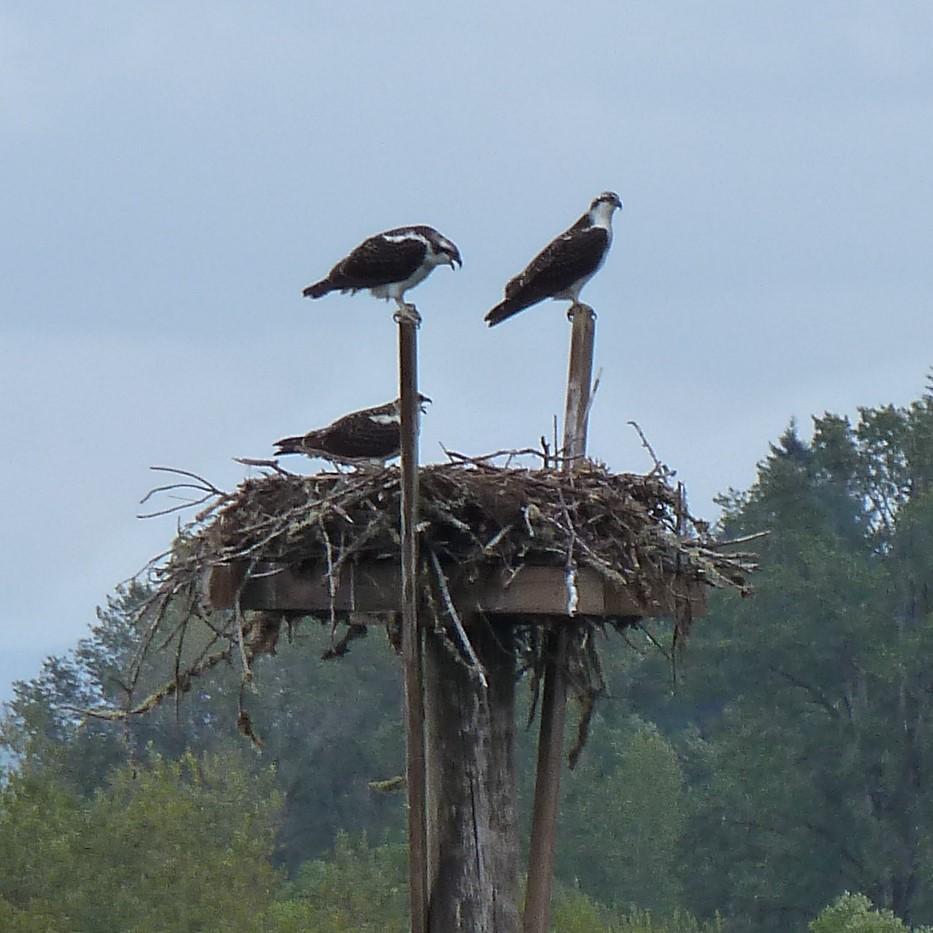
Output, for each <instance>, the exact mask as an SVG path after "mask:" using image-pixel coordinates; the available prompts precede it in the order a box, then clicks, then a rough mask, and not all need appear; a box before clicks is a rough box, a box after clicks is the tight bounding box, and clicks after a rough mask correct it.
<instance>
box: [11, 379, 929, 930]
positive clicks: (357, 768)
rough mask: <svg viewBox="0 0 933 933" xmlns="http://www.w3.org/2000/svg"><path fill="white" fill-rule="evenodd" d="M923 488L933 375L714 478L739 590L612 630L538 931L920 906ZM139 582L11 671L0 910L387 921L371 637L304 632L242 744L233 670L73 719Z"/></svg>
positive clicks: (925, 806)
mask: <svg viewBox="0 0 933 933" xmlns="http://www.w3.org/2000/svg"><path fill="white" fill-rule="evenodd" d="M931 479H933V395H931V394H926V395H924V396H923V397H921V398H920V399H918V400H917V401H915V402H914V403H912V404H910V405H908V406H905V407H895V406H880V407H876V408H862V409H860V410H859V413H858V416H857V417H856V418H854V419H848V418H845V417H841V416H838V415H833V414H825V415H823V416H820V417H816V418H814V419H813V425H812V432H811V431H809V430H808V431H807V432H806V436H804V434H803V432H801V431H799V430H798V429H797V428H796V426H794V425H791V426H790V427H789V428H788V429H787V431H786V432H785V433H784V434H783V435H782V436H781V437H780V438H778V439H777V440H776V441H774V443H773V444H772V445H771V447H770V452H769V454H768V456H767V457H765V459H764V460H763V461H762V462H761V463H760V464H759V468H758V474H757V478H756V480H755V482H754V483H753V485H752V486H751V487H750V488H749V489H748V490H745V491H742V492H737V491H730V492H729V493H728V494H726V495H724V496H723V497H722V499H721V502H720V505H721V507H722V518H721V522H720V525H721V529H720V530H721V531H722V533H723V535H725V536H728V537H733V536H743V535H747V534H752V533H755V532H758V531H763V530H767V531H768V532H769V535H768V537H767V538H765V539H763V541H762V542H761V546H760V548H759V550H760V553H761V563H762V569H761V571H760V573H759V574H758V575H757V578H756V580H755V594H754V596H752V597H750V598H745V599H743V598H741V597H739V596H738V595H731V594H719V595H717V596H716V597H715V598H714V600H713V602H712V605H711V611H710V613H709V614H708V616H706V617H704V618H703V619H701V620H699V621H698V622H697V624H696V625H695V627H694V629H693V632H692V634H691V636H690V639H689V642H688V644H687V646H686V648H685V649H684V650H682V651H681V652H680V653H679V655H678V657H677V659H676V662H677V663H676V667H675V666H674V665H672V663H671V658H670V656H669V654H668V653H667V652H662V651H660V650H659V649H658V647H657V645H658V644H662V645H663V644H666V643H668V642H669V637H668V635H669V629H666V628H665V627H664V626H663V625H662V624H660V623H646V624H645V629H633V630H630V631H629V632H628V633H627V635H626V637H625V638H624V639H623V638H620V637H616V636H613V637H611V638H607V640H606V642H605V644H604V645H603V646H602V653H603V659H604V666H605V669H606V671H605V672H606V678H607V682H608V685H609V695H608V696H607V697H605V698H603V699H602V700H601V701H600V703H599V705H598V709H597V713H596V716H595V718H594V722H593V725H592V729H591V737H590V741H589V743H588V745H587V747H586V750H585V752H584V754H583V757H582V759H581V762H580V764H579V765H578V767H577V769H576V770H575V771H574V772H573V773H572V774H571V775H569V776H567V777H566V778H565V780H564V781H563V801H562V807H561V826H560V830H559V832H560V835H559V840H560V842H559V853H558V866H557V870H558V880H559V885H560V891H559V895H558V900H557V904H556V906H555V914H554V928H555V930H558V931H560V933H589V931H625V933H733V931H735V933H738V931H743V933H747V931H761V933H772V931H773V933H778V931H780V933H788V931H790V933H793V931H807V930H809V931H813V933H836V931H842V930H850V931H856V933H858V931H865V933H874V931H878V933H896V931H906V930H909V929H914V930H920V929H922V924H924V923H926V924H933V832H931V830H933V818H931V817H933V799H931V782H930V765H931V752H933V670H931V666H930V664H929V663H928V661H927V659H928V657H929V656H930V649H931V648H933V644H931V641H933V636H931V632H933V629H931V609H933V606H931V598H933V597H931V586H933V490H931ZM145 596H146V590H145V587H144V586H142V585H140V584H133V585H130V586H128V587H126V588H124V589H121V590H120V591H118V592H117V593H115V594H113V595H112V596H111V597H110V598H109V599H108V601H107V604H106V606H105V607H103V608H102V609H101V610H100V611H99V614H98V619H97V621H96V624H95V625H94V626H93V627H92V629H91V631H90V633H89V635H88V637H86V638H85V639H82V640H81V641H80V642H79V643H78V645H77V646H76V647H75V649H74V650H73V651H72V652H70V653H69V654H67V655H65V656H63V657H56V658H49V659H48V660H47V661H46V662H45V664H44V666H43V668H42V671H41V672H40V673H39V674H38V675H37V676H36V677H35V678H33V679H31V680H28V681H22V682H18V683H17V684H15V686H14V694H13V699H12V701H11V702H10V703H9V704H8V705H7V707H6V709H5V712H4V715H3V718H2V724H0V747H2V748H3V749H5V750H7V751H8V752H10V753H11V754H12V755H13V762H14V763H13V765H12V766H10V767H9V768H8V769H7V771H6V773H5V774H4V777H3V783H2V787H0V865H2V866H3V870H2V871H0V929H3V930H11V931H32V930H36V931H38V930H42V931H51V933H55V931H58V930H62V931H64V930H69V931H71V930H82V931H84V930H87V931H98V930H99V931H111V930H112V931H118V930H119V931H127V930H138V931H148V930H153V931H155V930H159V931H175V930H178V931H182V930H191V931H194V930H198V931H201V930H207V931H213V930H217V931H221V930H236V931H246V933H248V931H252V930H256V931H291V930H294V931H298V930H320V931H323V933H330V931H338V930H346V931H349V930H354V931H358V930H363V931H366V930H373V931H375V930H380V931H382V930H387V931H391V930H396V929H398V930H403V929H405V905H406V895H405V857H404V856H405V850H404V844H403V843H404V813H403V804H404V801H403V797H402V796H400V795H398V794H391V793H384V792H380V791H379V790H375V789H374V788H373V786H371V785H372V784H373V783H378V782H380V781H386V780H388V783H389V784H390V785H391V780H390V779H392V778H393V777H395V776H397V775H399V774H401V773H402V771H403V769H404V748H403V742H404V738H403V730H402V723H401V686H400V678H399V671H398V665H397V661H396V659H395V657H394V655H393V653H392V651H391V650H390V648H389V646H388V645H387V644H386V643H385V640H384V637H383V636H381V635H380V634H378V633H376V632H375V631H371V632H370V634H369V636H368V637H367V638H365V639H362V640H358V641H354V642H353V645H352V651H351V653H350V655H349V656H348V657H346V658H344V659H341V660H339V661H330V662H322V661H320V660H318V658H319V656H320V654H321V652H322V650H323V648H324V647H326V645H327V643H328V638H329V633H328V632H327V631H326V628H322V627H320V626H317V625H316V624H315V623H313V622H311V621H304V622H301V623H299V624H298V625H296V626H295V628H294V633H293V637H292V639H291V640H290V641H289V642H288V643H281V644H280V647H279V649H278V654H277V655H276V656H274V657H268V658H262V659H260V660H258V661H257V662H256V669H255V677H256V687H257V689H256V691H255V693H248V694H247V695H246V697H245V701H244V702H245V703H246V704H247V706H248V709H249V714H250V719H251V722H252V726H253V729H254V730H255V732H256V734H257V735H258V736H259V737H260V739H261V741H262V747H261V748H257V747H255V746H253V745H251V744H250V743H249V742H248V741H247V740H246V739H244V738H243V737H242V736H241V735H239V734H238V733H237V729H236V721H237V695H238V693H239V689H240V684H239V672H238V671H236V670H233V669H215V670H213V671H211V672H210V673H208V674H207V675H205V676H204V677H202V678H200V679H198V680H196V681H195V682H193V683H192V685H191V689H190V691H189V692H188V693H187V694H186V695H185V696H183V697H182V698H181V699H180V701H179V702H177V703H175V702H171V701H169V702H167V703H165V704H163V706H162V707H160V708H159V709H157V710H156V711H154V712H152V713H151V714H149V715H146V716H142V717H139V718H138V719H135V720H134V721H132V722H131V723H128V724H125V725H124V724H121V723H109V722H103V721H99V720H89V721H87V722H83V721H82V717H81V716H80V714H79V713H78V712H76V710H81V709H84V708H88V707H94V706H98V705H100V704H101V703H109V704H113V705H119V704H120V702H121V700H122V694H121V691H122V689H123V687H122V679H121V678H122V676H123V672H124V670H125V668H126V665H127V663H128V660H129V658H130V657H131V656H132V655H133V653H134V650H135V649H136V647H137V646H138V643H139V638H140V633H139V632H138V631H137V629H136V627H135V626H134V624H133V617H134V612H135V609H136V607H137V606H138V605H139V604H140V602H141V601H142V600H143V599H144V598H145ZM197 647H198V646H194V645H189V646H186V647H185V650H191V651H196V650H197ZM172 649H173V646H172V645H171V644H169V645H166V650H165V651H164V652H163V653H162V655H161V656H160V660H158V661H155V660H154V661H153V662H152V664H151V665H150V667H149V668H147V669H146V671H145V672H144V678H143V679H144V681H145V682H146V683H148V685H149V686H151V687H152V688H153V689H155V687H156V686H158V685H159V684H161V683H162V682H163V681H164V680H165V679H167V678H168V677H170V675H171V671H172V669H173V664H174V657H175V654H174V651H173V650H172ZM675 672H676V676H675ZM521 712H523V711H520V714H521ZM569 731H570V732H571V733H572V732H573V730H572V729H571V730H569ZM532 740H533V735H532V734H531V733H529V732H527V731H520V740H519V749H518V758H519V773H520V781H521V788H520V789H521V793H522V796H523V797H524V799H525V801H526V802H527V800H528V799H529V791H530V787H529V784H530V779H531V774H532V772H533V765H532V762H533V754H532ZM524 809H525V810H527V807H525V808H524Z"/></svg>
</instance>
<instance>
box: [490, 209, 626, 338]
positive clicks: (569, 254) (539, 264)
mask: <svg viewBox="0 0 933 933" xmlns="http://www.w3.org/2000/svg"><path fill="white" fill-rule="evenodd" d="M617 207H618V208H621V207H622V201H621V199H620V198H619V196H618V195H617V194H615V192H613V191H604V192H603V193H602V194H601V195H599V196H598V197H597V198H595V199H594V200H593V203H592V204H590V209H589V210H588V211H587V212H586V213H585V214H584V215H583V216H582V217H581V218H580V219H579V220H578V221H577V222H576V223H575V224H574V225H573V226H572V227H571V228H570V229H569V230H567V231H566V232H564V233H562V234H561V235H560V236H559V237H557V238H556V239H554V240H552V241H551V242H550V243H549V244H548V245H547V246H545V247H544V249H543V250H541V252H540V253H538V255H537V256H535V258H534V259H532V260H531V262H530V263H528V265H527V266H526V267H525V270H524V271H523V272H522V273H521V274H520V275H517V276H515V278H514V279H512V281H511V282H509V284H508V285H506V286H505V298H504V299H503V300H502V301H500V302H499V304H497V305H496V306H495V307H494V308H493V309H492V311H490V312H489V314H487V315H486V320H487V321H488V322H489V326H490V327H492V326H493V325H494V324H498V323H499V322H500V321H504V320H505V319H506V318H508V317H511V316H512V315H513V314H518V312H519V311H524V310H525V308H529V307H531V305H534V304H537V303H538V302H539V301H544V299H545V298H567V299H570V301H572V302H573V304H574V305H575V304H576V303H577V300H578V298H579V296H580V289H581V288H583V286H584V285H586V283H587V282H589V280H590V279H591V278H592V277H593V276H594V275H595V274H596V272H597V270H598V269H599V267H600V266H601V265H602V264H603V260H604V259H605V258H606V254H607V253H608V252H609V247H610V245H611V244H612V214H613V212H614V211H615V209H616V208H617Z"/></svg>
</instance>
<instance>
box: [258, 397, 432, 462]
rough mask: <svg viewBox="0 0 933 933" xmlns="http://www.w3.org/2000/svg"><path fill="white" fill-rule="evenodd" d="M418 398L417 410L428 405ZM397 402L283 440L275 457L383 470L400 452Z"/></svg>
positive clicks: (397, 400) (424, 398)
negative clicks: (317, 459)
mask: <svg viewBox="0 0 933 933" xmlns="http://www.w3.org/2000/svg"><path fill="white" fill-rule="evenodd" d="M430 401H431V399H429V398H428V397H427V396H426V395H419V396H418V402H419V408H420V409H421V411H422V412H424V410H425V408H424V403H425V402H430ZM401 423H402V412H401V401H400V400H399V399H396V400H395V401H394V402H388V403H387V404H385V405H379V406H378V407H377V408H364V409H362V410H360V411H354V412H350V414H349V415H344V416H343V417H342V418H338V419H337V420H336V421H335V422H334V423H333V424H329V425H328V426H327V427H326V428H319V429H318V430H317V431H309V432H308V433H307V434H304V435H301V436H300V437H283V438H282V440H280V441H276V442H275V447H276V451H275V453H276V456H280V455H282V454H305V456H308V457H321V458H322V459H324V460H331V461H333V462H334V463H351V464H360V463H366V462H369V463H374V464H379V465H380V466H385V464H386V461H387V460H391V459H392V458H393V457H397V456H398V455H399V450H400V448H401V430H400V428H401Z"/></svg>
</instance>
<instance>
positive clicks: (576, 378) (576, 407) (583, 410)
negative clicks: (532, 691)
mask: <svg viewBox="0 0 933 933" xmlns="http://www.w3.org/2000/svg"><path fill="white" fill-rule="evenodd" d="M569 317H570V320H571V321H572V324H573V327H572V331H571V337H570V364H569V370H568V373H567V406H566V409H565V413H564V449H563V455H564V458H565V459H564V463H563V468H564V470H566V471H570V470H572V469H573V467H574V465H575V463H576V462H577V460H578V458H580V457H582V456H583V455H584V453H585V452H586V433H587V423H588V420H589V407H590V385H591V381H592V378H593V346H594V343H595V339H596V315H595V314H594V312H593V309H592V308H590V307H589V306H588V305H582V304H575V305H574V306H573V307H572V308H571V309H570V313H569ZM567 638H568V631H567V624H566V623H564V622H560V621H559V622H555V623H552V627H551V631H550V632H549V633H548V636H547V640H546V643H545V650H546V652H547V659H546V661H545V667H544V693H543V696H542V698H541V731H540V733H539V736H538V767H537V772H536V775H535V795H534V805H533V810H532V818H531V843H530V846H529V853H528V889H527V892H526V895H525V916H524V930H525V933H547V931H548V929H549V927H550V918H551V888H552V884H553V879H554V849H555V845H556V839H557V814H558V810H559V807H560V773H561V767H562V765H563V761H562V759H563V748H564V723H565V720H566V714H567V684H566V681H565V676H564V669H565V666H566V658H567Z"/></svg>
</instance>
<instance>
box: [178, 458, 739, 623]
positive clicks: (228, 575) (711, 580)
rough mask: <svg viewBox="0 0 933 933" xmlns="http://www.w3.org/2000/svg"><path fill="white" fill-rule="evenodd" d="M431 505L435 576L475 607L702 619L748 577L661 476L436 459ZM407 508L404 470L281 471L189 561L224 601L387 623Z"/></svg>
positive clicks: (430, 556) (235, 508)
mask: <svg viewBox="0 0 933 933" xmlns="http://www.w3.org/2000/svg"><path fill="white" fill-rule="evenodd" d="M419 514H420V524H419V538H420V541H421V549H422V567H423V576H424V578H425V580H426V581H428V582H430V581H431V580H432V579H433V580H434V583H435V584H440V587H439V590H440V592H436V593H435V597H436V598H437V600H439V601H443V602H445V603H447V602H449V603H451V604H452V605H453V606H454V607H456V609H457V611H459V612H462V613H464V614H470V613H474V612H481V613H490V614H497V615H519V616H542V617H551V618H556V617H565V618H573V617H577V616H590V617H608V618H617V619H620V620H621V619H631V618H644V617H650V616H668V617H672V618H675V619H693V618H696V617H698V616H700V615H701V614H702V613H703V612H704V610H705V606H706V592H707V590H708V588H709V587H710V586H735V587H739V588H742V587H744V586H745V573H746V571H747V569H748V567H747V562H746V563H743V558H744V557H746V555H734V554H733V555H726V554H723V553H722V551H721V548H720V547H719V545H718V544H716V543H715V542H713V541H712V540H710V539H709V538H708V537H707V536H706V528H705V526H704V525H703V524H702V523H700V522H694V521H693V520H691V519H689V517H688V516H686V515H685V514H684V513H683V504H682V502H681V500H680V498H679V496H678V492H677V490H676V489H674V488H673V487H671V486H670V485H669V484H668V483H667V482H666V481H665V480H664V479H663V478H662V477H660V476H654V475H649V476H641V475H636V474H612V473H609V472H608V471H607V470H605V469H603V468H601V467H599V466H596V465H593V464H587V465H586V466H584V467H582V468H580V469H577V470H575V471H574V472H572V473H569V474H568V473H562V472H558V471H555V470H531V469H503V468H499V467H494V466H490V465H483V464H477V463H475V462H471V463H469V464H445V465H439V466H430V467H425V468H423V469H422V471H421V476H420V501H419ZM398 516H399V475H398V471H397V470H394V469H388V470H383V471H378V472H372V473H354V474H333V473H329V474H319V475H316V476H309V477H298V476H290V475H289V476H285V475H280V474H273V475H269V476H264V477H261V478H258V479H251V480H247V481H246V482H244V483H243V484H242V485H241V486H240V487H239V489H238V490H237V491H236V492H235V493H234V494H232V495H231V496H230V497H229V498H228V499H227V500H226V501H223V502H220V503H219V504H218V506H217V508H216V510H215V511H214V512H213V513H212V515H211V516H210V521H209V522H208V523H207V524H205V525H204V526H203V527H202V528H201V529H200V530H199V531H198V533H197V534H195V535H194V536H192V537H191V538H190V539H189V543H190V547H186V548H185V549H184V551H183V552H182V553H183V561H182V563H183V564H185V565H187V566H188V567H189V568H190V569H194V568H193V567H191V562H192V561H193V562H195V563H196V564H197V565H199V567H200V569H201V570H203V571H205V572H206V574H207V577H206V580H205V583H206V595H207V599H208V602H209V604H210V606H211V607H212V608H214V609H225V608H233V607H235V606H237V605H239V607H240V608H241V609H244V610H246V609H265V610H273V611H275V610H281V611H288V612H292V613H307V614H311V615H327V616H328V617H329V618H334V617H335V615H336V616H339V617H341V618H342V617H343V616H344V615H345V614H349V613H353V614H355V615H359V614H374V615H377V616H378V615H381V614H384V613H389V612H392V611H395V610H397V609H399V607H400V605H401V581H400V571H399V560H398V530H397V529H398V522H399V517H398ZM176 568H177V569H181V568H180V567H179V566H178V565H177V564H176ZM435 588H436V589H438V587H435ZM447 608H448V609H449V607H447ZM542 621H544V619H542Z"/></svg>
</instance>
